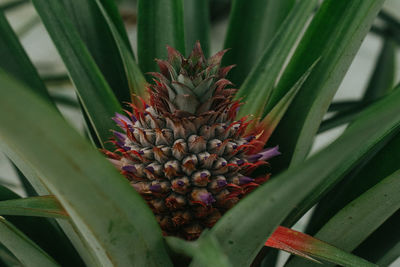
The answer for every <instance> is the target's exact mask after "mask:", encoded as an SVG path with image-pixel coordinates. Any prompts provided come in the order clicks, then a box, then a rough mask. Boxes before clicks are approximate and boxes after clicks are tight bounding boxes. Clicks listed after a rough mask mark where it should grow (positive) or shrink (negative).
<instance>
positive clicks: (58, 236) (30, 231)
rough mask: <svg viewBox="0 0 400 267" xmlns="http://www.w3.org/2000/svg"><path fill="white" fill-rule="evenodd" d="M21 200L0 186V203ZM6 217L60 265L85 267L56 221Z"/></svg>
mask: <svg viewBox="0 0 400 267" xmlns="http://www.w3.org/2000/svg"><path fill="white" fill-rule="evenodd" d="M19 200H20V197H19V196H18V195H17V194H15V193H14V192H12V191H11V190H9V189H7V188H5V187H3V186H0V203H3V202H5V201H19ZM4 217H5V218H6V220H7V221H9V222H10V223H12V224H13V225H14V226H16V227H17V228H18V229H19V230H20V231H21V232H23V233H24V234H25V235H27V236H28V238H30V239H31V240H32V241H33V242H35V243H36V244H37V245H38V246H40V247H41V248H42V249H43V250H45V251H46V252H47V253H48V254H49V255H50V256H51V257H52V258H54V259H55V260H56V261H57V262H58V263H60V264H62V265H63V266H64V265H65V266H83V262H82V260H81V259H80V257H79V255H78V254H77V252H76V250H75V249H74V247H73V246H72V244H71V243H70V242H69V240H68V239H67V238H66V237H65V235H64V233H62V232H61V230H60V228H59V227H57V225H55V224H54V221H52V220H49V219H46V218H39V217H26V216H8V215H7V216H4ZM0 258H1V256H0Z"/></svg>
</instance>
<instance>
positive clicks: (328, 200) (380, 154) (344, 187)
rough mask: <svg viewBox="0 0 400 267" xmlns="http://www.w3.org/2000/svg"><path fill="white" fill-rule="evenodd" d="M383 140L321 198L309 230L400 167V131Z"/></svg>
mask: <svg viewBox="0 0 400 267" xmlns="http://www.w3.org/2000/svg"><path fill="white" fill-rule="evenodd" d="M399 89H400V85H399V86H397V87H396V88H395V89H393V90H392V91H400V90H399ZM377 125H378V124H377ZM382 143H383V147H381V148H380V150H379V151H376V152H377V153H376V154H372V155H370V156H369V158H367V159H365V160H364V162H363V163H362V164H361V165H360V166H358V167H357V168H356V169H355V170H354V171H353V172H351V173H350V174H349V175H347V176H346V178H345V179H344V181H343V182H341V183H340V184H338V185H337V186H336V187H335V188H334V189H332V190H331V191H330V192H329V193H328V194H327V195H326V196H324V198H323V199H321V201H320V202H319V204H318V206H317V208H316V210H315V211H314V213H313V215H312V217H311V221H310V223H309V225H308V227H307V233H310V234H315V233H316V232H317V231H318V230H319V229H320V228H321V227H322V226H323V225H324V224H325V223H326V222H327V221H328V220H329V219H330V218H331V217H332V216H333V215H334V214H336V213H337V212H338V211H339V210H341V209H342V208H344V207H345V206H346V205H347V204H349V203H350V202H351V201H353V200H354V199H356V198H357V197H358V196H359V195H361V194H362V193H364V192H365V191H367V190H368V189H369V188H371V187H372V186H374V185H375V184H377V183H378V182H379V181H380V180H382V179H383V178H385V177H387V176H389V175H390V174H391V173H393V172H395V171H396V170H397V169H398V168H399V165H398V163H399V161H400V134H399V133H397V134H396V135H395V136H390V138H389V139H387V140H384V142H382Z"/></svg>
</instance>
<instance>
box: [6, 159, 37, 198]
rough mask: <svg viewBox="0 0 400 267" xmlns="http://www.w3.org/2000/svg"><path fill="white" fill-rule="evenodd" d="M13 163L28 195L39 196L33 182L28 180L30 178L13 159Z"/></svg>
mask: <svg viewBox="0 0 400 267" xmlns="http://www.w3.org/2000/svg"><path fill="white" fill-rule="evenodd" d="M11 164H12V166H13V167H14V170H15V172H16V173H17V177H18V180H19V181H20V183H21V185H22V187H23V188H24V191H25V193H26V195H27V196H29V197H33V196H37V192H36V191H35V189H34V188H33V186H32V185H31V183H30V182H29V181H28V179H27V178H26V177H25V175H24V174H23V173H22V172H21V171H20V170H19V169H18V168H17V166H15V164H14V163H12V161H11Z"/></svg>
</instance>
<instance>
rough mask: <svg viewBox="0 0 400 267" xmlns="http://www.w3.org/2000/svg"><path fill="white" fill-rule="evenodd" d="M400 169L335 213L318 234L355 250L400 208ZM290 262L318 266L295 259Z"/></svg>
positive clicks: (323, 238)
mask: <svg viewBox="0 0 400 267" xmlns="http://www.w3.org/2000/svg"><path fill="white" fill-rule="evenodd" d="M399 192H400V170H399V171H397V172H395V173H393V174H392V175H390V176H389V177H386V178H385V179H383V180H382V181H380V182H379V183H378V184H377V185H375V186H374V187H372V188H371V189H370V190H368V191H367V192H365V193H364V194H362V195H361V196H359V197H358V198H357V199H355V200H354V201H352V202H351V203H350V204H348V205H347V206H346V207H344V208H343V209H342V210H341V211H339V212H338V213H337V214H336V215H335V216H334V217H332V218H331V219H330V220H329V221H328V222H327V223H326V224H325V225H324V226H323V227H322V229H320V230H319V231H318V233H317V234H316V235H315V238H318V239H320V240H324V241H325V242H327V243H329V244H332V245H334V246H336V247H339V248H341V249H343V250H345V251H352V250H354V249H355V248H356V247H357V246H358V245H359V244H361V242H362V241H364V240H365V239H366V238H367V237H368V236H369V235H370V234H371V233H373V232H374V231H375V230H376V229H377V228H378V227H379V226H380V225H381V224H383V223H384V222H385V220H387V219H388V218H389V217H390V216H391V215H392V214H394V213H395V212H396V211H397V210H398V209H400V194H399ZM289 266H315V265H314V264H311V263H309V262H307V263H306V262H305V261H303V260H301V259H293V261H291V265H290V264H289Z"/></svg>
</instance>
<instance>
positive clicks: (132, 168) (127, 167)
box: [121, 165, 136, 172]
mask: <svg viewBox="0 0 400 267" xmlns="http://www.w3.org/2000/svg"><path fill="white" fill-rule="evenodd" d="M121 169H122V170H124V171H127V172H136V168H135V166H133V165H126V166H123V167H122V168H121Z"/></svg>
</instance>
